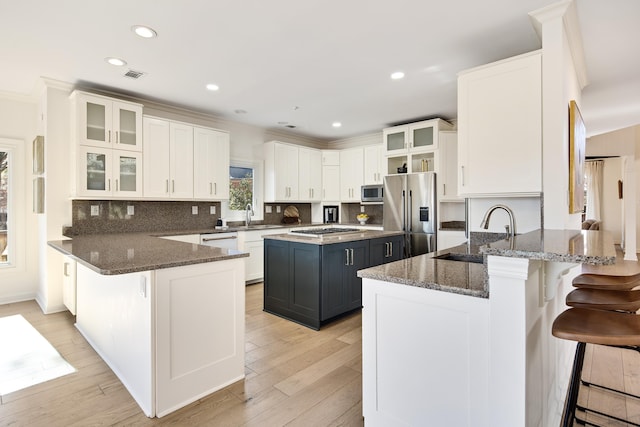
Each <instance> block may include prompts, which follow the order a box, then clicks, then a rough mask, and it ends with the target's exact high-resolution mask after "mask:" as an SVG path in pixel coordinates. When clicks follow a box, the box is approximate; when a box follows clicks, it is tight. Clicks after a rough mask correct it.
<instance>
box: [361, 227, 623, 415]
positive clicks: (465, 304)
mask: <svg viewBox="0 0 640 427" xmlns="http://www.w3.org/2000/svg"><path fill="white" fill-rule="evenodd" d="M472 243H473V242H472ZM450 253H451V254H460V255H464V256H461V257H457V259H465V256H471V258H466V259H467V260H468V259H472V258H473V257H474V256H475V257H478V256H480V257H481V258H480V260H478V259H476V261H481V262H482V263H471V262H463V261H455V260H453V259H455V258H456V257H453V258H452V257H451V256H450V255H448V254H450ZM447 258H448V259H447ZM614 262H615V250H614V246H613V240H612V238H611V236H610V235H609V234H608V233H606V232H599V231H577V230H576V231H572V230H538V231H534V232H530V233H526V234H522V235H518V236H515V238H512V239H511V240H500V241H496V242H493V243H488V244H486V245H479V246H477V249H475V250H472V249H470V247H469V246H467V245H462V246H459V247H456V248H451V249H447V250H446V251H443V252H442V253H435V254H427V255H421V256H418V257H414V258H410V259H404V260H401V261H397V262H393V263H390V264H385V265H381V266H378V267H373V268H369V269H366V270H360V271H359V272H358V275H359V276H360V277H361V278H363V316H362V330H363V354H362V357H363V414H364V417H365V424H366V425H367V426H378V425H381V426H382V425H456V426H551V425H558V424H559V420H560V416H561V414H562V406H563V405H562V403H563V401H564V397H565V393H566V387H567V384H568V379H569V374H570V367H571V363H572V357H573V348H575V343H571V342H568V341H562V340H557V339H555V338H553V337H552V335H551V324H552V323H553V320H554V319H555V317H556V316H557V315H558V314H559V313H560V312H562V311H563V310H564V309H565V308H566V307H565V304H564V298H565V295H566V294H567V293H568V292H569V291H570V289H571V280H572V279H573V277H575V276H576V275H577V274H579V272H580V268H579V266H580V264H596V265H603V264H613V263H614Z"/></svg>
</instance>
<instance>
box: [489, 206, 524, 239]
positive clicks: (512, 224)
mask: <svg viewBox="0 0 640 427" xmlns="http://www.w3.org/2000/svg"><path fill="white" fill-rule="evenodd" d="M496 209H502V210H504V211H505V212H506V213H507V215H509V225H505V228H506V229H507V234H508V235H509V238H512V237H514V236H515V235H516V220H515V218H514V216H513V211H512V210H511V209H510V208H509V207H508V206H505V205H494V206H491V207H490V208H489V210H487V212H486V213H485V214H484V218H482V222H481V223H480V227H482V228H484V229H485V230H487V229H488V228H489V220H490V219H491V214H492V213H493V211H495V210H496Z"/></svg>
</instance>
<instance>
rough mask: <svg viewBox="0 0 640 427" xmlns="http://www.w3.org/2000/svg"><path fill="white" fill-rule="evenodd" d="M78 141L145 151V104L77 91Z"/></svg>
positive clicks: (94, 145)
mask: <svg viewBox="0 0 640 427" xmlns="http://www.w3.org/2000/svg"><path fill="white" fill-rule="evenodd" d="M73 96H75V97H76V105H75V108H76V110H77V111H76V120H77V124H78V125H77V130H76V132H77V133H78V143H79V144H80V145H89V146H93V147H109V148H116V149H120V150H131V151H139V152H142V105H140V104H134V103H130V102H125V101H119V100H115V99H112V98H107V97H103V96H98V95H92V94H89V93H85V92H74V95H73Z"/></svg>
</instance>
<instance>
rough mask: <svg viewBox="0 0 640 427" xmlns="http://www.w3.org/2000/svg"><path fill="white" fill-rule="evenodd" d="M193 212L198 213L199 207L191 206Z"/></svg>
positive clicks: (193, 213)
mask: <svg viewBox="0 0 640 427" xmlns="http://www.w3.org/2000/svg"><path fill="white" fill-rule="evenodd" d="M191 214H192V215H198V207H197V206H191Z"/></svg>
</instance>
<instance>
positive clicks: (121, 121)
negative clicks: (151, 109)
mask: <svg viewBox="0 0 640 427" xmlns="http://www.w3.org/2000/svg"><path fill="white" fill-rule="evenodd" d="M113 129H114V132H115V139H114V143H115V146H114V148H117V149H119V150H132V151H142V108H141V107H140V106H138V105H134V104H129V103H126V102H116V101H114V102H113Z"/></svg>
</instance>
